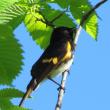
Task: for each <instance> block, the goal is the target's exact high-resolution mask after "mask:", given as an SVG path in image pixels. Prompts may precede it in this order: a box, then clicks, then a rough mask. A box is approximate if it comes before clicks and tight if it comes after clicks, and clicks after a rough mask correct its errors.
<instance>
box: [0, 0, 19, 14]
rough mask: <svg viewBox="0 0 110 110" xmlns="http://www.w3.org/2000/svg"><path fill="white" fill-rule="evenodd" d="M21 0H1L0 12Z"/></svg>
mask: <svg viewBox="0 0 110 110" xmlns="http://www.w3.org/2000/svg"><path fill="white" fill-rule="evenodd" d="M18 1H19V0H0V12H1V11H3V10H4V9H6V8H7V7H10V6H11V5H12V4H14V3H15V2H18Z"/></svg>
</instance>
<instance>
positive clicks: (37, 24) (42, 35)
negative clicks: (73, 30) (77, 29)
mask: <svg viewBox="0 0 110 110" xmlns="http://www.w3.org/2000/svg"><path fill="white" fill-rule="evenodd" d="M43 8H44V9H43V10H41V13H42V15H43V16H45V19H46V20H48V21H51V20H53V19H54V18H55V17H56V16H58V15H59V14H61V13H62V12H61V11H59V10H54V9H52V8H51V7H50V6H48V5H44V7H43ZM47 12H48V14H47ZM42 15H41V14H39V13H37V12H31V13H29V14H28V15H27V16H26V18H25V20H24V23H25V25H26V27H27V29H28V31H29V32H30V34H31V36H32V37H33V39H34V40H35V41H36V43H37V44H38V45H40V47H41V48H44V49H45V48H46V47H47V46H48V45H49V42H50V37H51V33H52V28H51V27H48V26H46V24H44V23H42V22H41V21H37V19H42V20H44V18H43V16H42ZM54 24H55V26H57V27H59V26H67V27H74V24H73V21H72V19H71V18H70V17H69V16H68V15H67V14H64V15H62V16H61V17H60V18H58V19H57V20H56V21H55V22H54Z"/></svg>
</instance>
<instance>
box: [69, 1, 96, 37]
mask: <svg viewBox="0 0 110 110" xmlns="http://www.w3.org/2000/svg"><path fill="white" fill-rule="evenodd" d="M91 8H92V6H91V4H90V3H89V2H88V0H83V1H81V0H71V3H70V11H71V13H72V15H73V17H74V18H75V19H76V21H77V23H80V21H81V19H82V16H83V15H84V13H86V12H88V11H89V10H90V9H91ZM84 29H85V30H86V32H87V33H88V34H89V35H90V36H91V37H92V38H93V39H97V33H98V20H97V14H96V13H95V12H94V13H93V14H92V15H91V16H90V17H89V18H88V19H87V21H86V22H85V25H84Z"/></svg>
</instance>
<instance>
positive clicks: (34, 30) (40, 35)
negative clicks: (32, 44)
mask: <svg viewBox="0 0 110 110" xmlns="http://www.w3.org/2000/svg"><path fill="white" fill-rule="evenodd" d="M35 16H36V17H39V18H42V16H41V15H39V14H38V13H34V15H32V14H31V13H30V14H28V15H27V16H26V18H25V20H24V23H25V25H26V27H27V29H28V31H29V32H30V34H31V36H32V37H33V39H34V40H35V41H36V43H37V44H39V45H40V47H41V48H46V47H47V46H48V44H49V40H50V35H51V30H52V29H51V28H50V27H46V25H45V24H44V23H42V22H41V21H36V17H35Z"/></svg>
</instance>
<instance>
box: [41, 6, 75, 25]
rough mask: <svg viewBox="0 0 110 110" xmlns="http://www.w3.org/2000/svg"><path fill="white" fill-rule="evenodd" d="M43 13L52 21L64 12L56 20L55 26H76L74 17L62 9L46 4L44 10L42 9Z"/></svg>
mask: <svg viewBox="0 0 110 110" xmlns="http://www.w3.org/2000/svg"><path fill="white" fill-rule="evenodd" d="M47 12H48V14H47ZM62 13H63V14H62ZM42 14H43V15H44V16H45V18H46V19H47V20H48V21H51V20H53V19H54V18H55V17H57V16H58V15H60V14H62V16H61V17H59V18H58V19H57V20H55V22H54V24H55V26H57V27H58V26H67V27H75V24H74V23H73V20H72V18H70V16H69V15H68V14H66V13H64V12H63V11H60V10H55V9H53V8H51V7H50V6H48V5H44V10H42Z"/></svg>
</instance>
